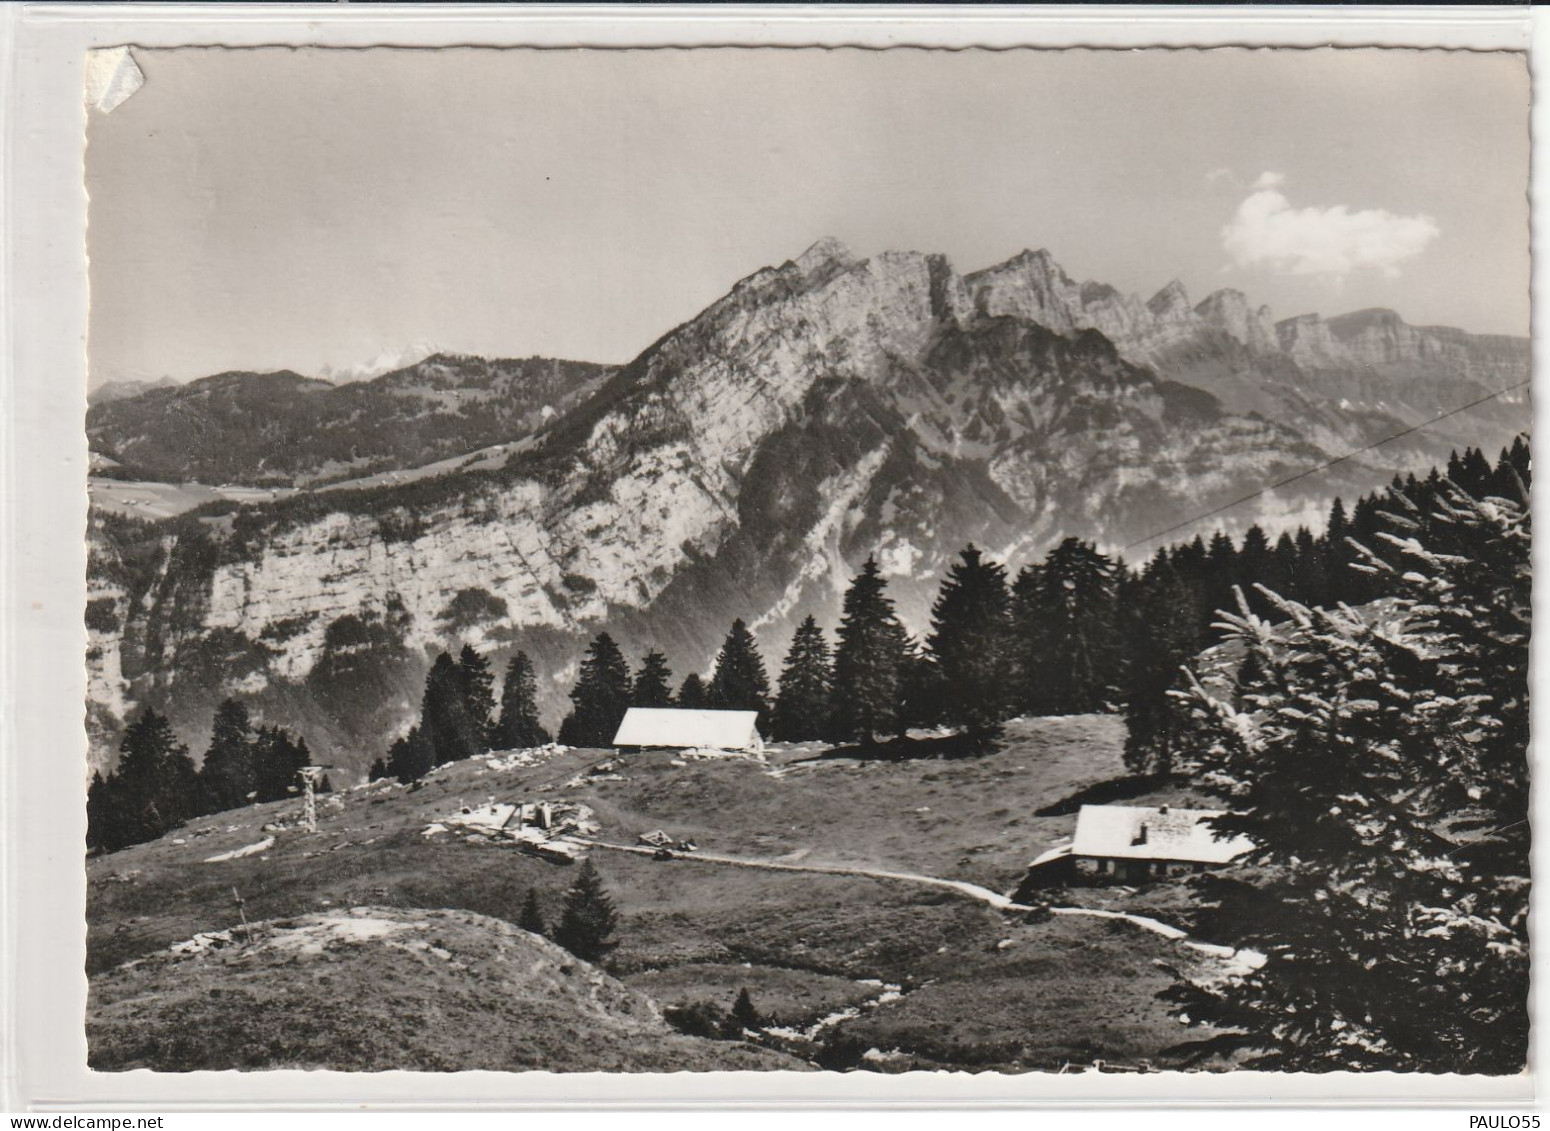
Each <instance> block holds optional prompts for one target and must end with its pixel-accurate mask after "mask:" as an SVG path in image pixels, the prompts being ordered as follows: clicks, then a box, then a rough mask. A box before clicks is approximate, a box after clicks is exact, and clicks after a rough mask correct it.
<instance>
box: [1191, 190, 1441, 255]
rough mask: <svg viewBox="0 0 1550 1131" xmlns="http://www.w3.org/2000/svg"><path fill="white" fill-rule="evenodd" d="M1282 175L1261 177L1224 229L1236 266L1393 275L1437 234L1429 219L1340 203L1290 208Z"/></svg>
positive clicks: (1434, 224) (1225, 244)
mask: <svg viewBox="0 0 1550 1131" xmlns="http://www.w3.org/2000/svg"><path fill="white" fill-rule="evenodd" d="M1285 179H1286V178H1285V177H1283V176H1282V175H1281V174H1280V173H1262V174H1261V175H1260V177H1259V179H1258V180H1257V181H1255V182H1254V190H1255V191H1253V192H1252V193H1250V194H1249V196H1248V197H1247V198H1245V199H1244V201H1243V203H1242V204H1240V205H1238V211H1237V213H1236V214H1234V216H1233V218H1232V222H1231V223H1230V224H1228V225H1227V226H1226V227H1225V228H1223V229H1222V246H1223V247H1224V248H1225V249H1226V251H1227V254H1228V255H1230V256H1231V257H1232V260H1233V262H1234V263H1235V264H1236V265H1237V266H1239V267H1251V266H1256V265H1261V264H1263V265H1266V266H1269V267H1270V268H1272V269H1273V270H1277V271H1285V272H1287V273H1289V274H1292V275H1329V276H1332V277H1334V278H1335V279H1342V278H1344V277H1345V276H1346V275H1349V274H1350V273H1351V272H1352V271H1356V270H1358V269H1360V268H1363V267H1372V268H1376V269H1377V270H1379V271H1381V272H1383V273H1384V274H1385V275H1389V276H1393V275H1397V274H1399V264H1400V263H1402V262H1404V261H1405V260H1407V259H1411V258H1413V257H1414V256H1417V255H1419V254H1420V253H1421V252H1422V251H1424V250H1426V247H1427V245H1428V244H1430V243H1431V242H1432V241H1433V240H1434V239H1436V238H1437V236H1438V235H1439V234H1441V233H1440V229H1439V228H1438V227H1437V222H1436V221H1435V220H1433V219H1432V218H1431V217H1430V216H1397V215H1395V214H1394V213H1392V212H1387V211H1385V210H1383V209H1381V208H1369V209H1365V210H1363V211H1360V212H1352V211H1351V210H1350V209H1348V208H1347V207H1346V206H1345V205H1343V204H1336V205H1332V206H1331V207H1328V208H1293V207H1292V204H1291V201H1289V200H1287V198H1286V196H1285V194H1284V193H1282V192H1281V191H1280V186H1281V185H1282V184H1283V183H1284V181H1285Z"/></svg>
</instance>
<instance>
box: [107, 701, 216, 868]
mask: <svg viewBox="0 0 1550 1131" xmlns="http://www.w3.org/2000/svg"><path fill="white" fill-rule="evenodd" d="M118 749H119V761H118V768H117V770H116V771H115V772H114V773H113V775H112V778H111V779H110V780H109V783H108V785H107V787H106V795H107V797H109V798H110V799H111V804H112V806H113V807H114V809H115V810H116V813H117V815H116V817H115V819H114V821H113V825H114V828H113V830H112V839H113V840H115V841H117V842H118V843H116V844H113V845H110V846H109V845H105V847H112V848H123V847H124V846H125V845H128V844H140V843H142V842H144V841H148V840H155V839H156V838H157V837H159V836H161V835H162V834H163V833H165V832H167V830H168V829H173V828H177V827H178V826H179V825H181V824H183V823H184V822H185V821H187V820H188V819H189V818H191V817H195V816H198V815H199V813H200V804H199V802H200V799H201V796H202V793H203V790H202V789H201V788H200V786H199V776H198V772H197V771H196V770H195V769H194V762H193V759H191V758H190V757H189V756H188V747H187V746H185V745H184V744H183V743H181V742H179V741H178V736H177V735H176V734H175V733H173V730H172V724H171V723H170V722H168V721H167V717H166V716H165V715H162V714H159V713H157V712H156V711H155V710H153V709H152V708H150V707H147V708H146V709H145V710H144V711H143V712H142V713H141V715H140V717H139V718H138V719H136V720H134V721H133V722H131V723H130V724H129V726H128V728H127V729H126V730H125V731H124V738H123V741H122V742H121V743H120V744H119V748H118Z"/></svg>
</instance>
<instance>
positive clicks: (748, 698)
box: [709, 619, 770, 730]
mask: <svg viewBox="0 0 1550 1131" xmlns="http://www.w3.org/2000/svg"><path fill="white" fill-rule="evenodd" d="M709 695H710V705H711V707H713V708H714V709H716V710H718V711H757V712H759V722H758V726H759V729H760V730H764V729H766V727H767V725H768V723H767V720H768V716H769V710H770V680H769V676H767V675H766V674H765V671H764V658H763V657H762V656H760V655H759V648H758V646H757V645H756V644H755V643H754V639H753V633H751V632H749V631H748V626H747V625H745V624H744V623H743V622H742V620H741V619H739V620H735V621H733V622H732V629H731V631H730V632H728V633H727V638H726V641H725V642H724V643H723V644H722V645H721V651H720V653H719V654H718V655H717V656H716V670H715V672H713V673H712V675H711V677H710V688H709Z"/></svg>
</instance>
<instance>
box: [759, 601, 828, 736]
mask: <svg viewBox="0 0 1550 1131" xmlns="http://www.w3.org/2000/svg"><path fill="white" fill-rule="evenodd" d="M833 682H834V670H833V663H832V661H831V659H830V657H829V642H828V641H827V640H825V639H824V635H823V630H822V629H821V628H819V627H818V622H817V621H815V620H814V619H813V618H812V617H811V616H809V617H808V618H807V619H806V620H804V621H803V622H802V623H801V624H800V625H798V626H797V630H796V633H795V634H794V635H793V636H792V638H791V650H790V651H788V652H787V653H786V662H785V664H784V666H783V667H782V668H781V673H780V691H779V693H778V694H777V695H776V697H775V711H774V717H773V720H772V723H771V728H772V735H773V737H774V739H775V741H777V742H813V741H819V740H822V739H825V738H828V736H829V715H830V712H831V710H832V703H831V701H830V690H831V688H832V686H833Z"/></svg>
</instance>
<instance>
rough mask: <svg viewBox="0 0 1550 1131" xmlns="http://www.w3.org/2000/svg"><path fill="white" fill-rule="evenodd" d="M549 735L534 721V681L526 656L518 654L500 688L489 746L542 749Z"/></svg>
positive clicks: (535, 706) (535, 696)
mask: <svg viewBox="0 0 1550 1131" xmlns="http://www.w3.org/2000/svg"><path fill="white" fill-rule="evenodd" d="M548 741H549V732H548V731H547V730H545V729H544V728H543V726H542V724H540V723H539V721H538V677H537V675H536V674H535V673H534V671H533V661H532V660H530V659H528V658H527V653H526V652H518V653H517V654H516V655H515V656H513V657H512V658H511V662H510V663H508V664H507V665H506V683H505V685H504V686H503V687H502V688H501V717H500V722H499V723H497V724H496V727H495V735H494V739H493V745H494V746H495V748H496V749H498V750H524V749H528V748H530V747H534V746H543V745H544V744H545V743H547V742H548Z"/></svg>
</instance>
